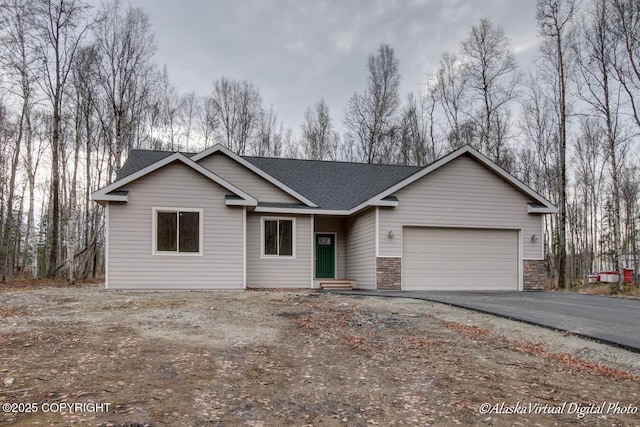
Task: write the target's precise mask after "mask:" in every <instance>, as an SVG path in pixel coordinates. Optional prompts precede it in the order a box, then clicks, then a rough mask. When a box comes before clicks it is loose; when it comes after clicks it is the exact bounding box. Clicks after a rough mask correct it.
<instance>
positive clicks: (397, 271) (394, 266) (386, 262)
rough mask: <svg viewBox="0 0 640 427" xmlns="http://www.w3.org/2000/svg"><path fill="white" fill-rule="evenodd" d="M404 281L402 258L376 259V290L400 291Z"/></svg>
mask: <svg viewBox="0 0 640 427" xmlns="http://www.w3.org/2000/svg"><path fill="white" fill-rule="evenodd" d="M401 281H402V258H387V257H378V258H376V288H377V289H378V290H379V291H399V290H400V284H401Z"/></svg>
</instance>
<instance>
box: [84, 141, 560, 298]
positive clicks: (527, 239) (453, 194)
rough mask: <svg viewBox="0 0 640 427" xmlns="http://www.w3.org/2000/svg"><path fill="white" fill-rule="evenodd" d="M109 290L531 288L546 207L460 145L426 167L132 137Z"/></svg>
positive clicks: (120, 184)
mask: <svg viewBox="0 0 640 427" xmlns="http://www.w3.org/2000/svg"><path fill="white" fill-rule="evenodd" d="M92 197H93V200H95V201H97V202H98V203H101V204H104V205H105V207H106V224H107V226H106V250H105V253H106V279H105V287H106V288H107V289H138V290H161V289H193V290H196V289H246V288H253V287H257V288H262V287H264V288H270V287H273V288H287V287H291V288H301V287H308V288H319V287H323V286H327V287H328V286H330V285H331V284H332V283H336V282H337V283H343V282H346V283H350V284H351V285H353V287H354V288H359V289H378V290H532V289H541V288H542V286H543V274H544V261H543V257H544V243H543V242H544V238H543V235H544V227H543V215H545V214H550V213H555V212H556V211H557V209H556V207H555V206H554V205H553V204H552V203H551V202H549V201H548V200H546V199H545V198H544V197H542V196H541V195H540V194H538V193H536V192H535V191H533V190H532V189H531V188H529V187H527V186H526V185H525V184H523V183H522V182H520V181H519V180H517V179H516V178H514V177H513V176H512V175H510V174H509V173H507V172H506V171H505V170H503V169H502V168H500V167H499V166H497V165H496V164H495V163H493V162H492V161H491V160H489V159H488V158H487V157H485V156H484V155H482V154H481V153H479V152H478V151H476V150H475V149H473V148H472V147H469V146H465V147H462V148H460V149H458V150H456V151H454V152H452V153H450V154H448V155H446V156H444V157H442V158H441V159H439V160H437V161H435V162H434V163H432V164H430V165H428V166H424V167H414V166H398V165H383V164H361V163H346V162H334V161H315V160H294V159H278V158H263V157H250V156H239V155H237V154H235V153H233V152H231V151H229V150H228V149H227V148H225V147H223V146H222V145H215V146H213V147H211V148H208V149H206V150H204V151H202V152H200V153H196V154H193V153H180V152H165V151H151V150H133V151H132V152H131V153H130V155H129V158H128V159H127V161H126V163H125V164H124V165H123V167H122V169H121V170H120V171H119V173H118V175H117V178H116V180H115V182H113V183H112V184H110V185H108V186H106V187H104V188H101V189H99V190H97V191H96V192H94V193H93V195H92Z"/></svg>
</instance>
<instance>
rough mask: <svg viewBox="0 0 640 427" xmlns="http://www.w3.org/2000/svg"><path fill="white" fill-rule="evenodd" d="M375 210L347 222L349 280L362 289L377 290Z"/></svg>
mask: <svg viewBox="0 0 640 427" xmlns="http://www.w3.org/2000/svg"><path fill="white" fill-rule="evenodd" d="M375 212H376V211H375V208H373V209H369V210H367V211H366V212H364V213H361V214H359V215H357V216H355V217H350V218H349V219H348V220H347V226H346V231H347V239H346V251H347V262H346V271H347V278H349V279H353V280H356V287H358V288H361V289H375V288H376V241H375V226H376V224H375V220H376V216H375Z"/></svg>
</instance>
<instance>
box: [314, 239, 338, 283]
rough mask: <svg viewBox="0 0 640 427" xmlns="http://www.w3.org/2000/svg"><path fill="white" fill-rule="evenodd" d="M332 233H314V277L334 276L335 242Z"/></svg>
mask: <svg viewBox="0 0 640 427" xmlns="http://www.w3.org/2000/svg"><path fill="white" fill-rule="evenodd" d="M335 240H336V239H335V236H334V235H333V234H316V278H318V279H333V278H335V277H336V264H335V260H336V242H335Z"/></svg>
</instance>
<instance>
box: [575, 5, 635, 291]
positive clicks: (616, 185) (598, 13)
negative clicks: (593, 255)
mask: <svg viewBox="0 0 640 427" xmlns="http://www.w3.org/2000/svg"><path fill="white" fill-rule="evenodd" d="M609 4H610V2H609V1H608V0H595V1H594V2H593V4H592V5H591V8H590V10H589V11H588V15H587V16H588V18H587V21H586V22H585V23H584V25H582V26H581V28H582V31H581V32H580V42H581V43H580V49H577V53H576V57H577V58H578V61H577V62H578V65H579V70H580V74H581V77H582V79H581V83H582V84H581V85H580V91H579V93H580V97H581V98H582V99H583V100H584V101H586V102H587V103H588V104H589V105H590V106H591V110H592V113H593V114H594V116H595V117H598V121H599V123H600V125H601V126H602V129H603V130H604V136H605V140H606V149H607V160H608V162H609V165H610V168H609V171H610V174H611V187H612V197H613V200H612V215H613V236H612V237H613V251H614V256H613V268H614V269H615V270H620V256H621V249H622V242H621V240H620V238H621V234H620V231H621V218H620V178H619V176H618V174H619V170H620V163H621V162H620V160H621V159H620V157H621V155H622V154H621V147H620V146H621V144H622V141H623V139H624V138H623V135H622V130H621V127H622V123H621V114H620V109H621V105H620V99H621V97H620V91H621V88H620V87H619V86H617V85H616V84H615V80H614V76H615V72H614V64H615V63H616V62H617V61H616V60H615V58H616V55H617V46H616V42H617V41H616V39H615V38H614V37H613V35H614V32H613V31H611V28H610V27H609V23H610V19H609V18H610V13H611V11H610V10H609ZM621 283H622V274H620V284H621Z"/></svg>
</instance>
